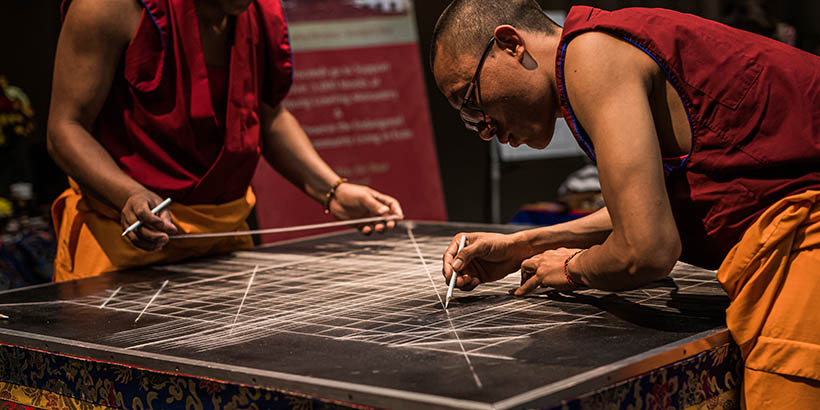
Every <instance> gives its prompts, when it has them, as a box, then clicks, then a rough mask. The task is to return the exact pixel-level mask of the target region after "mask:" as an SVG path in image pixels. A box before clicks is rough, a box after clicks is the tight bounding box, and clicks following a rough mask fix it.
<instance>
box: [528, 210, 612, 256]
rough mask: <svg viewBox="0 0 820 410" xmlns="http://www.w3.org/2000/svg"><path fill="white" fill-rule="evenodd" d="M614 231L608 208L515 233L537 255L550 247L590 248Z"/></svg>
mask: <svg viewBox="0 0 820 410" xmlns="http://www.w3.org/2000/svg"><path fill="white" fill-rule="evenodd" d="M611 231H612V221H611V220H610V218H609V212H608V211H607V209H606V208H602V209H599V210H598V211H596V212H594V213H592V214H590V215H587V216H585V217H582V218H578V219H575V220H572V221H569V222H565V223H562V224H557V225H552V226H546V227H543V228H535V229H529V230H526V231H521V232H518V233H515V234H513V236H514V238H515V240H516V241H517V242H518V243H521V244H525V246H528V247H530V248H531V249H530V250H529V253H530V254H531V255H535V254H538V253H541V252H544V251H547V250H550V249H556V248H560V247H564V248H589V247H590V246H593V245H597V244H601V243H603V242H604V240H606V238H607V237H608V236H609V233H610V232H611Z"/></svg>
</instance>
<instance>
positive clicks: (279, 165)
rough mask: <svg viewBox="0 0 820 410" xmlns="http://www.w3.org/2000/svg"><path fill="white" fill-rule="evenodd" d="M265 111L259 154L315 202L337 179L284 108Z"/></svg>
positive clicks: (337, 176)
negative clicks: (265, 119)
mask: <svg viewBox="0 0 820 410" xmlns="http://www.w3.org/2000/svg"><path fill="white" fill-rule="evenodd" d="M263 109H264V110H266V111H268V113H267V115H266V117H270V118H268V120H267V121H265V126H264V128H263V131H262V138H263V144H262V145H263V151H262V152H263V155H264V157H265V159H266V160H267V161H268V163H269V164H270V165H271V166H272V167H273V168H274V169H275V170H276V171H277V172H279V173H280V174H281V175H282V176H284V177H285V178H286V179H287V180H288V181H290V182H291V183H292V184H293V185H295V186H296V187H298V188H299V189H301V190H302V191H304V192H305V193H306V194H307V195H309V196H310V197H311V198H313V199H314V200H316V201H317V202H320V203H321V202H322V201H323V200H324V196H325V194H326V193H327V192H328V190H329V189H330V188H331V187H332V186H333V184H334V183H335V182H336V181H338V180H339V175H337V174H336V173H335V172H334V171H333V170H332V169H331V168H330V166H328V165H327V163H325V162H324V160H322V158H321V157H319V154H318V153H317V152H316V149H314V148H313V145H312V144H311V143H310V139H309V138H308V136H307V134H305V132H304V130H303V129H302V127H301V125H299V122H298V121H297V120H296V118H295V117H294V116H293V115H292V114H291V113H290V112H289V111H287V110H286V109H285V108H283V107H279V108H278V110H277V109H271V108H269V107H266V108H263Z"/></svg>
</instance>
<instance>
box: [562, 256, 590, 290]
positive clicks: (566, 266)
mask: <svg viewBox="0 0 820 410" xmlns="http://www.w3.org/2000/svg"><path fill="white" fill-rule="evenodd" d="M585 250H586V249H581V250H579V251H575V253H573V254H572V255H569V257H568V258H567V259H565V260H564V276H565V277H566V278H567V283H569V286H570V289H577V288H578V285H576V284H575V281H573V280H572V278H571V277H570V276H569V261H571V260H572V258H574V257H575V255H577V254H579V253H581V252H583V251H585Z"/></svg>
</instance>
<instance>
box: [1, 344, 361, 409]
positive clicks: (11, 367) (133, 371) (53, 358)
mask: <svg viewBox="0 0 820 410" xmlns="http://www.w3.org/2000/svg"><path fill="white" fill-rule="evenodd" d="M5 402H8V403H10V404H9V405H8V406H11V407H9V409H14V410H18V409H45V410H108V409H134V410H174V409H181V410H211V409H213V410H260V409H311V410H335V409H349V408H354V407H355V408H363V407H362V406H354V407H350V406H345V405H344V404H342V403H335V402H329V401H322V400H318V399H314V398H309V397H303V396H300V395H298V394H295V393H286V392H279V391H271V390H265V389H259V388H254V387H249V386H240V385H237V384H228V383H223V382H220V381H218V380H210V379H204V378H195V377H189V376H177V375H172V374H165V373H157V372H151V371H148V370H144V369H138V368H132V367H127V366H122V365H117V364H112V363H105V362H95V361H89V360H82V359H78V358H73V357H66V356H61V355H56V354H49V353H46V352H41V351H35V350H30V349H25V348H21V347H16V346H8V345H2V344H0V410H6V407H3V406H4V405H5V404H4V403H5Z"/></svg>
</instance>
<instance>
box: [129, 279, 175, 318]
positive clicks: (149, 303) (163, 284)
mask: <svg viewBox="0 0 820 410" xmlns="http://www.w3.org/2000/svg"><path fill="white" fill-rule="evenodd" d="M167 284H168V279H165V282H162V286H160V287H159V290H158V291H157V293H154V296H153V297H152V298H151V300H149V301H148V304H147V305H145V307H144V308H142V312H140V314H139V316H137V318H136V319H134V323H137V321H138V320H140V318H141V317H142V314H143V313H145V311H146V310H147V309H148V306H151V303H153V302H154V299H156V298H157V296H158V295H159V293H160V292H162V290H163V289H165V285H167Z"/></svg>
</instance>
